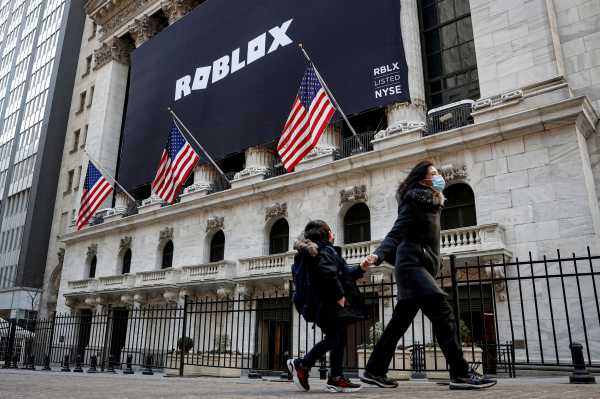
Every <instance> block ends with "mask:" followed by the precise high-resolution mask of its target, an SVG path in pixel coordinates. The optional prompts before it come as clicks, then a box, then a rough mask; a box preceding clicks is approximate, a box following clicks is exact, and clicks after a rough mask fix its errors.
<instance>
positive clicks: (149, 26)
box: [129, 14, 160, 47]
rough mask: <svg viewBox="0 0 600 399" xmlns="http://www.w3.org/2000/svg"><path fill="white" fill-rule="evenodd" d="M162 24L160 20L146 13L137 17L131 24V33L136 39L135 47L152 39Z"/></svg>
mask: <svg viewBox="0 0 600 399" xmlns="http://www.w3.org/2000/svg"><path fill="white" fill-rule="evenodd" d="M159 30H160V26H159V23H158V20H157V19H155V18H152V17H149V16H148V15H146V14H144V15H142V16H141V17H140V18H136V19H135V20H134V21H133V23H132V24H131V25H129V33H130V34H131V37H133V40H134V41H135V47H140V46H141V45H142V44H144V43H145V42H147V41H148V40H150V39H151V38H152V37H153V36H154V35H156V34H157V33H158V31H159Z"/></svg>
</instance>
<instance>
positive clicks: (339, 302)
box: [337, 296, 346, 307]
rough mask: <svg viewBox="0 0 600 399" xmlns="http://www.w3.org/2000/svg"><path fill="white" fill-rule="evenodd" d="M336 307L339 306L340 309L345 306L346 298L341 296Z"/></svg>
mask: <svg viewBox="0 0 600 399" xmlns="http://www.w3.org/2000/svg"><path fill="white" fill-rule="evenodd" d="M337 303H338V305H340V306H341V307H344V306H346V297H345V296H343V297H342V298H341V299H340V300H339V301H337Z"/></svg>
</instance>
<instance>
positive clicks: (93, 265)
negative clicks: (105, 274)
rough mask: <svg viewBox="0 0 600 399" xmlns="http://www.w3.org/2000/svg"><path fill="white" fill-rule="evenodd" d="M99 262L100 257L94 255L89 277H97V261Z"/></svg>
mask: <svg viewBox="0 0 600 399" xmlns="http://www.w3.org/2000/svg"><path fill="white" fill-rule="evenodd" d="M97 262H98V259H97V258H96V255H94V257H93V258H92V260H91V261H90V272H89V274H88V277H89V278H95V277H96V263H97Z"/></svg>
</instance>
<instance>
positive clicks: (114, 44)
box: [94, 37, 133, 71]
mask: <svg viewBox="0 0 600 399" xmlns="http://www.w3.org/2000/svg"><path fill="white" fill-rule="evenodd" d="M132 50H133V47H132V46H131V44H129V43H128V42H127V41H126V40H124V39H121V38H118V37H113V38H111V39H109V40H107V41H106V42H104V43H102V46H100V48H98V49H96V50H94V59H95V60H96V63H95V65H94V71H97V70H98V69H100V68H102V67H103V66H104V65H106V64H108V63H109V62H111V61H116V62H118V63H120V64H123V65H129V61H130V54H131V51H132Z"/></svg>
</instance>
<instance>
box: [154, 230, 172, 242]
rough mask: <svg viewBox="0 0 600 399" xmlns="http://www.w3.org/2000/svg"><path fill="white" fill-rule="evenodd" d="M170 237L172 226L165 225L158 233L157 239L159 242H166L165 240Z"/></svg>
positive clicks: (170, 238)
mask: <svg viewBox="0 0 600 399" xmlns="http://www.w3.org/2000/svg"><path fill="white" fill-rule="evenodd" d="M172 239H173V228H172V227H165V228H164V229H162V230H161V231H160V233H159V234H158V240H159V241H160V242H166V241H169V240H172Z"/></svg>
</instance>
